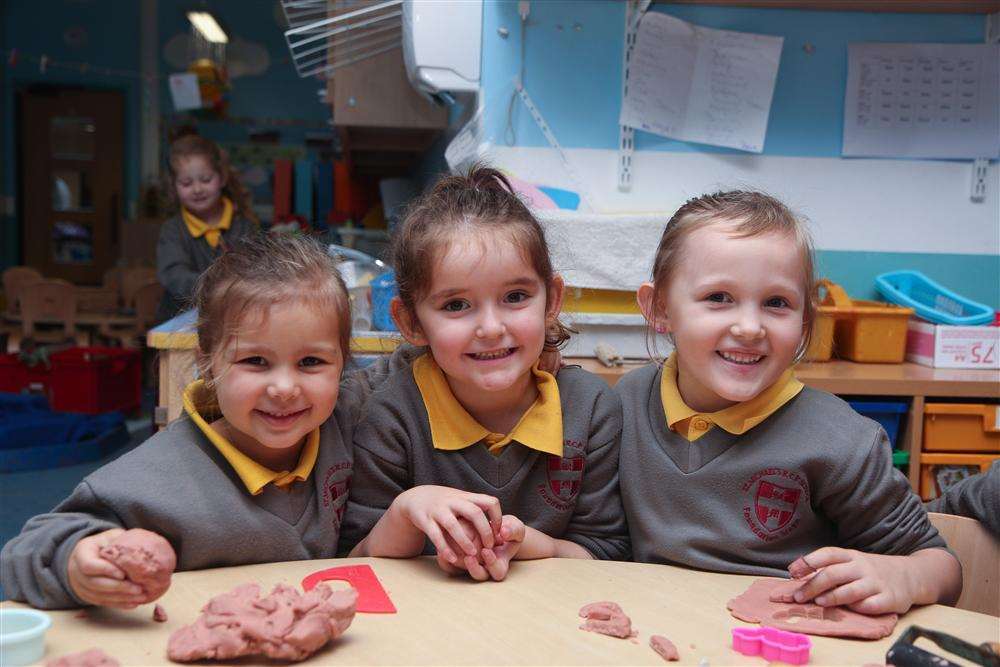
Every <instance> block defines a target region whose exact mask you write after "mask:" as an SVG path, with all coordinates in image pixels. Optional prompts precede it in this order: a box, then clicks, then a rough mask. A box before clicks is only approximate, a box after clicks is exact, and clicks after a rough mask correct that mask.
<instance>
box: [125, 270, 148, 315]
mask: <svg viewBox="0 0 1000 667" xmlns="http://www.w3.org/2000/svg"><path fill="white" fill-rule="evenodd" d="M156 281H157V278H156V269H154V268H153V267H151V266H133V267H130V268H127V269H122V273H121V287H122V303H123V304H124V305H125V307H126V308H131V307H132V302H133V300H134V299H135V293H136V291H137V290H138V289H139V288H140V287H144V286H145V285H148V284H149V283H152V282H156Z"/></svg>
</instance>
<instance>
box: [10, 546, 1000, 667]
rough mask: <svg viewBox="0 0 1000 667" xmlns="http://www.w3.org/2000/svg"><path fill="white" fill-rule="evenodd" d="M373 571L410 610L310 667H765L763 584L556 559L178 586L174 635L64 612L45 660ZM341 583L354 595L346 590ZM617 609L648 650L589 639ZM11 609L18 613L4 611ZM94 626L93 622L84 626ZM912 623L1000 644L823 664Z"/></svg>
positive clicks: (121, 654)
mask: <svg viewBox="0 0 1000 667" xmlns="http://www.w3.org/2000/svg"><path fill="white" fill-rule="evenodd" d="M354 563H369V564H371V565H372V566H373V568H374V569H375V572H376V574H377V575H378V577H379V578H380V579H381V581H382V584H383V586H384V587H385V589H386V591H387V592H388V594H389V596H390V597H391V598H392V600H393V602H394V603H395V605H396V608H397V609H398V613H397V614H359V615H358V616H357V617H356V618H355V620H354V623H353V624H352V625H351V627H350V628H349V629H348V631H347V633H346V634H345V635H344V636H343V637H342V638H341V639H340V640H338V641H337V643H336V644H335V645H333V646H332V647H328V648H327V649H326V650H325V651H322V652H321V653H320V654H318V655H316V656H314V657H313V658H312V659H311V660H310V661H309V662H308V664H316V665H333V664H338V665H339V664H351V665H514V664H517V665H525V664H531V665H623V664H628V665H663V664H664V663H663V661H662V660H661V658H660V657H659V656H657V655H656V654H655V653H653V651H652V650H651V649H650V648H649V646H648V644H649V637H650V635H653V634H662V635H664V636H666V637H668V638H669V639H670V640H671V641H673V642H674V644H676V646H677V648H678V651H679V652H680V656H681V662H682V664H697V663H698V662H699V661H700V660H701V659H702V658H706V659H707V660H708V661H709V663H710V664H712V665H735V664H746V665H763V664H764V662H763V660H762V659H760V658H748V657H745V656H742V655H740V654H738V653H735V652H733V651H732V650H731V649H730V648H729V645H730V639H729V637H730V629H731V628H733V627H736V626H740V625H748V624H746V623H743V622H741V621H738V620H736V619H734V618H732V617H731V616H730V615H729V613H728V612H727V611H726V601H727V600H728V599H730V598H731V597H733V596H735V595H738V594H739V593H741V592H742V591H744V590H745V589H746V588H747V587H748V586H749V585H750V582H751V581H753V579H754V578H753V577H746V576H736V575H723V574H714V573H709V572H699V571H694V570H686V569H682V568H677V567H671V566H666V565H645V564H637V563H611V562H600V561H585V560H561V559H549V560H543V561H534V562H523V563H515V565H514V567H513V568H512V570H511V572H510V575H509V577H508V579H507V580H506V581H504V582H501V583H492V582H491V583H482V584H479V583H475V582H473V581H471V580H469V579H464V578H449V577H447V576H445V575H444V574H443V573H441V572H440V571H439V570H438V569H437V566H436V565H435V564H434V562H433V561H432V560H430V559H426V558H424V559H415V560H388V559H374V558H358V559H342V560H327V561H321V560H316V561H298V562H292V563H271V564H265V565H252V566H243V567H235V568H222V569H216V570H202V571H199V572H182V573H179V574H176V575H174V581H173V585H172V586H171V588H170V590H169V591H168V592H167V594H166V595H165V596H164V597H163V598H162V599H161V600H160V602H161V603H162V605H163V607H164V609H166V611H167V614H168V617H169V618H168V620H167V622H166V623H156V622H154V621H152V620H151V615H152V606H151V605H146V606H144V607H140V608H138V609H136V610H133V611H128V612H125V611H115V610H109V609H89V610H87V611H86V613H85V615H81V614H80V613H79V612H78V611H72V610H71V611H57V612H51V615H52V628H51V629H50V630H49V632H48V635H47V638H46V641H47V653H46V656H45V657H46V659H49V658H52V657H55V656H59V655H63V654H65V653H68V652H72V651H79V650H83V649H85V648H89V647H94V646H99V647H101V648H103V649H104V650H105V651H106V652H107V653H108V654H109V655H112V656H114V657H115V658H117V659H118V660H119V661H120V662H121V663H122V665H126V666H127V665H156V664H164V663H166V662H167V660H166V658H165V651H166V644H167V638H168V637H169V635H170V633H171V632H173V631H174V630H175V629H177V628H179V627H181V626H182V625H186V624H188V623H190V622H192V621H193V620H194V619H195V617H196V615H197V611H198V609H199V608H200V607H201V606H202V605H203V604H204V603H205V602H206V601H207V600H208V598H210V597H211V596H213V595H216V594H219V593H223V592H226V591H228V590H230V589H232V588H233V587H235V586H236V585H238V584H241V583H245V582H249V581H254V582H257V583H259V584H261V586H262V588H263V589H264V591H265V592H267V591H269V590H270V587H271V586H273V585H274V584H276V583H278V582H284V583H289V584H293V585H298V584H299V582H300V581H301V580H302V578H303V577H305V576H306V575H307V574H309V573H311V572H314V571H316V570H320V569H324V568H327V567H332V566H337V565H348V564H354ZM335 585H346V584H340V583H335ZM599 600H613V601H616V602H618V603H619V604H620V605H621V606H622V608H623V609H624V610H625V613H627V614H628V615H629V616H631V618H632V624H633V628H634V629H636V630H638V632H639V636H638V638H637V641H636V642H631V641H628V640H621V639H614V638H611V637H605V636H603V635H597V634H593V633H590V632H582V631H581V630H579V629H578V626H579V625H580V619H579V618H578V617H577V612H578V611H579V609H580V607H582V606H583V605H584V604H587V603H589V602H595V601H599ZM4 604H5V605H10V604H11V603H4ZM81 616H82V617H81ZM911 624H917V625H921V626H924V627H929V628H934V629H938V630H943V631H945V632H948V633H950V634H954V635H956V636H958V637H961V638H963V639H965V640H967V641H970V642H972V643H974V644H979V643H981V642H983V641H996V640H997V638H998V637H1000V618H996V617H993V616H986V615H984V614H977V613H974V612H970V611H963V610H960V609H953V608H951V607H943V606H939V605H933V606H929V607H923V608H918V609H915V610H913V611H911V612H910V613H908V614H906V616H904V617H903V618H902V619H901V620H900V622H899V624H898V625H897V626H896V631H895V632H894V633H893V635H892V637H890V638H886V639H882V640H879V641H858V640H842V639H830V638H825V637H813V649H812V659H811V664H813V665H830V664H849V665H861V664H864V663H867V662H875V663H882V662H883V660H884V656H885V652H886V650H887V649H888V648H889V646H890V645H891V644H892V643H893V641H895V638H896V637H897V636H898V635H899V634H901V633H902V631H903V630H904V629H905V628H906V627H908V626H909V625H911Z"/></svg>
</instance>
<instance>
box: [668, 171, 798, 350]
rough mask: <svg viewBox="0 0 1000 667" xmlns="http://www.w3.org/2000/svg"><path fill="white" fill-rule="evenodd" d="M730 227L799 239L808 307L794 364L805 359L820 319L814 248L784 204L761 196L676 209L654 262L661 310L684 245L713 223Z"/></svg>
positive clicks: (741, 233) (730, 195)
mask: <svg viewBox="0 0 1000 667" xmlns="http://www.w3.org/2000/svg"><path fill="white" fill-rule="evenodd" d="M716 223H731V224H733V225H734V227H733V235H734V236H735V237H737V238H750V237H754V236H761V235H763V234H785V235H788V236H790V237H792V238H794V239H795V242H796V245H797V246H798V249H799V254H800V257H801V260H802V291H803V294H804V295H805V304H804V308H803V323H804V324H805V327H804V330H803V336H802V341H801V342H800V343H799V348H798V351H797V352H796V355H795V360H796V361H799V360H801V358H802V356H803V355H804V354H805V351H806V349H808V347H809V341H810V340H811V339H812V323H813V320H814V319H815V317H816V302H815V281H816V278H815V275H814V270H815V269H814V262H813V244H812V239H811V238H810V236H809V232H808V230H807V229H806V226H805V224H804V223H803V222H802V221H801V220H800V219H799V218H798V217H797V216H796V215H795V214H794V213H792V211H791V210H789V208H788V207H787V206H785V205H784V204H782V203H781V202H780V201H778V200H777V199H775V198H774V197H771V196H769V195H766V194H764V193H761V192H753V191H747V190H731V191H729V192H716V193H713V194H707V195H702V196H701V197H695V198H694V199H689V200H688V201H687V202H685V204H684V205H683V206H681V207H680V208H679V209H677V212H676V213H674V215H673V217H672V218H670V221H669V222H667V227H666V229H665V230H664V231H663V236H662V237H661V238H660V245H659V247H658V248H657V249H656V259H654V260H653V287H654V290H655V294H656V298H654V300H653V301H654V307H659V304H660V303H661V297H662V295H663V294H664V293H665V290H666V288H667V285H668V284H669V283H670V280H671V278H672V277H673V274H674V272H675V271H676V270H677V266H678V264H680V262H681V261H682V259H683V254H684V241H685V240H686V239H687V238H688V237H689V236H690V235H691V233H692V232H694V231H695V230H697V229H701V228H702V227H707V226H708V225H710V224H716Z"/></svg>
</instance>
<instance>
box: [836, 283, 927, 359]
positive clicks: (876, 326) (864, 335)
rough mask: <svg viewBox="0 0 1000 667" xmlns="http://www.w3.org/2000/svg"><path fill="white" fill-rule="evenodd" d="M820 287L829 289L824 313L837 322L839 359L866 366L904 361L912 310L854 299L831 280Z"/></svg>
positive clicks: (837, 351) (837, 352)
mask: <svg viewBox="0 0 1000 667" xmlns="http://www.w3.org/2000/svg"><path fill="white" fill-rule="evenodd" d="M819 287H820V288H825V289H826V297H825V298H824V299H823V301H822V303H821V304H820V309H821V312H823V313H825V314H829V315H831V316H832V317H833V319H834V331H833V349H834V351H835V352H836V354H837V356H839V357H843V358H844V359H850V360H851V361H859V362H864V363H891V364H898V363H900V362H902V361H903V358H904V357H905V356H906V323H907V322H908V321H909V319H910V315H912V314H913V309H912V308H902V307H900V306H896V305H893V304H890V303H882V302H880V301H864V300H861V299H852V298H851V297H849V296H848V295H847V292H845V291H844V288H843V287H841V286H840V285H838V284H836V283H834V282H832V281H830V280H825V279H824V280H820V281H819Z"/></svg>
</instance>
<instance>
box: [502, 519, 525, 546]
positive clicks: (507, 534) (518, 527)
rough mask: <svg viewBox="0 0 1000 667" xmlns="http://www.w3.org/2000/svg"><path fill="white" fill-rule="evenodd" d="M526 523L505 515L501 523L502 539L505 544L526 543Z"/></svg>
mask: <svg viewBox="0 0 1000 667" xmlns="http://www.w3.org/2000/svg"><path fill="white" fill-rule="evenodd" d="M524 530H525V528H524V522H523V521H521V520H520V519H518V518H517V517H516V516H514V515H513V514H505V515H504V516H503V520H502V521H501V523H500V538H501V539H502V540H503V541H504V542H523V541H524Z"/></svg>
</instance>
